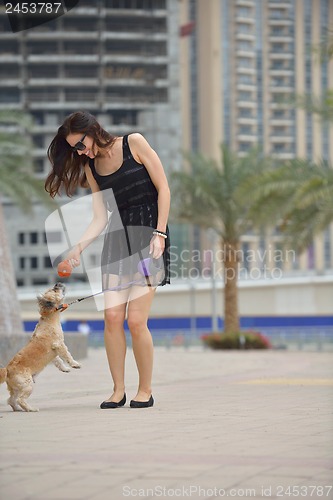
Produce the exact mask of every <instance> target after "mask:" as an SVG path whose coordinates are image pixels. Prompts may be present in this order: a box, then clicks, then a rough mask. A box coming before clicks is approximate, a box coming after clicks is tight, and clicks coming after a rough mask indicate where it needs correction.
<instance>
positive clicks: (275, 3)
mask: <svg viewBox="0 0 333 500" xmlns="http://www.w3.org/2000/svg"><path fill="white" fill-rule="evenodd" d="M290 7H291V5H290V2H284V1H283V0H281V1H280V0H270V1H269V2H268V8H269V9H277V8H279V9H290Z"/></svg>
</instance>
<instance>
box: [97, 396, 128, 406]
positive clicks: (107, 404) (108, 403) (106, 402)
mask: <svg viewBox="0 0 333 500" xmlns="http://www.w3.org/2000/svg"><path fill="white" fill-rule="evenodd" d="M125 403H126V394H124V397H123V399H121V400H120V401H119V402H118V403H115V402H114V401H103V403H101V404H100V408H102V410H104V409H106V408H119V407H120V406H124V404H125Z"/></svg>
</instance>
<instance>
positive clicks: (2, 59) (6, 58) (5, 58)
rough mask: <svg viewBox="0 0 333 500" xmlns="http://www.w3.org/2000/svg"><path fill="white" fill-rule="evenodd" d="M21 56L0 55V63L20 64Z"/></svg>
mask: <svg viewBox="0 0 333 500" xmlns="http://www.w3.org/2000/svg"><path fill="white" fill-rule="evenodd" d="M22 62H23V56H18V55H16V54H4V53H2V54H0V63H22Z"/></svg>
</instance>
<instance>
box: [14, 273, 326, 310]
mask: <svg viewBox="0 0 333 500" xmlns="http://www.w3.org/2000/svg"><path fill="white" fill-rule="evenodd" d="M89 293H91V292H90V291H89V290H88V289H87V288H85V289H83V288H81V289H77V288H74V287H71V286H70V285H68V290H67V299H66V300H67V301H68V302H70V301H71V300H74V299H75V298H78V297H84V296H85V295H89ZM212 295H213V294H212V286H211V282H210V281H208V280H207V281H206V282H204V281H199V280H192V281H191V282H190V281H184V282H182V283H176V282H175V283H173V284H172V285H170V286H165V287H161V288H159V289H158V291H157V293H156V297H155V299H154V302H153V305H152V309H151V315H150V316H151V317H152V318H153V317H177V316H190V315H191V314H195V315H197V316H209V315H211V314H212ZM35 296H36V294H35V293H34V292H32V291H30V292H29V291H27V290H26V291H25V292H23V291H20V292H19V300H20V304H21V310H22V316H23V319H34V318H36V314H37V312H36V311H37V309H36V299H35ZM216 304H217V313H218V315H220V316H221V315H222V310H223V289H222V285H217V287H216ZM239 310H240V315H241V316H274V315H276V316H291V315H300V316H317V315H332V314H333V276H312V277H311V276H310V277H303V278H293V279H291V278H290V279H287V278H285V279H281V280H278V279H276V280H266V281H265V280H258V281H255V280H251V281H250V280H249V281H246V280H243V281H240V282H239ZM63 314H64V318H67V319H98V318H101V319H102V318H103V311H99V312H97V309H96V306H95V302H94V300H93V299H88V300H85V301H84V302H82V303H77V304H73V305H72V306H70V308H69V309H68V310H67V311H66V312H64V313H63Z"/></svg>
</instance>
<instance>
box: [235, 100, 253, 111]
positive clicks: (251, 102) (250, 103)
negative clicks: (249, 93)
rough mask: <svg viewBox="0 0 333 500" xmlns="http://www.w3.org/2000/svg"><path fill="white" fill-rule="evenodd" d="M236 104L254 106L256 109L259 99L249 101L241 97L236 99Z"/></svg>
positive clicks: (240, 106) (247, 106)
mask: <svg viewBox="0 0 333 500" xmlns="http://www.w3.org/2000/svg"><path fill="white" fill-rule="evenodd" d="M236 104H237V106H238V107H239V108H252V109H256V108H257V101H256V100H255V98H253V99H252V100H249V101H243V100H242V99H241V98H240V99H238V100H237V101H236Z"/></svg>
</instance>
